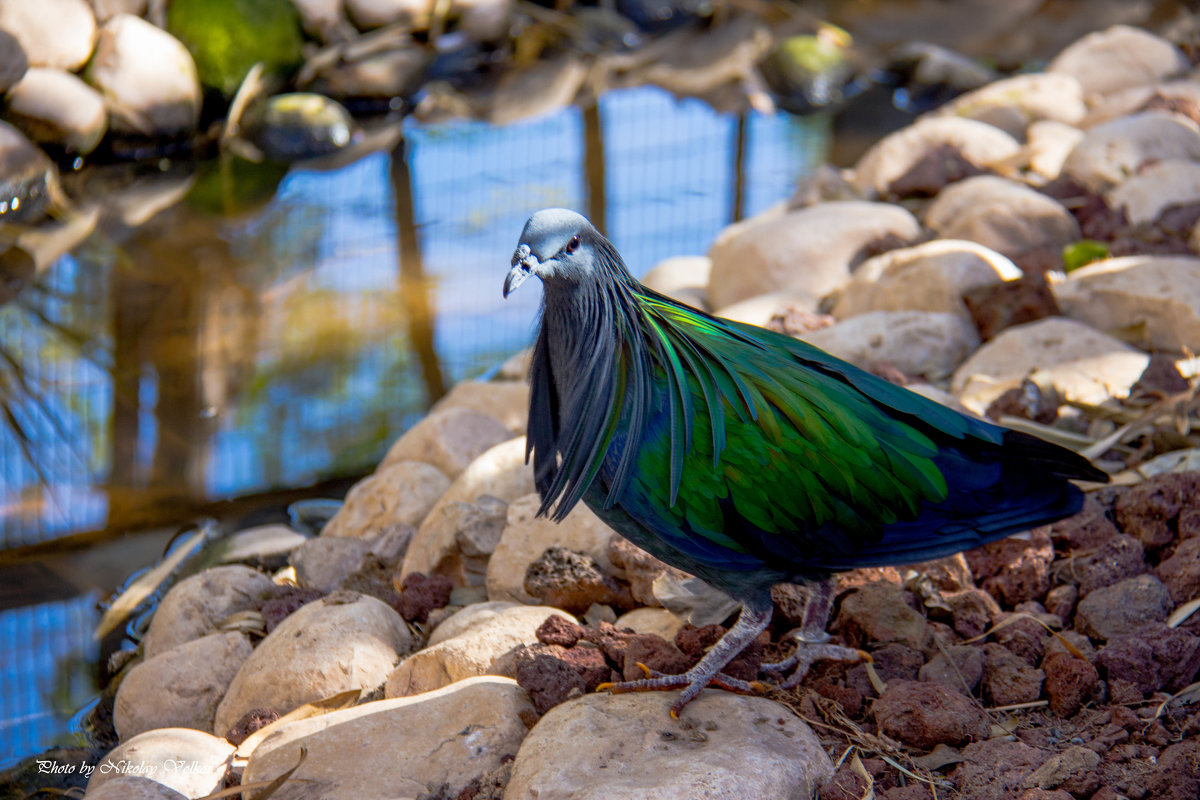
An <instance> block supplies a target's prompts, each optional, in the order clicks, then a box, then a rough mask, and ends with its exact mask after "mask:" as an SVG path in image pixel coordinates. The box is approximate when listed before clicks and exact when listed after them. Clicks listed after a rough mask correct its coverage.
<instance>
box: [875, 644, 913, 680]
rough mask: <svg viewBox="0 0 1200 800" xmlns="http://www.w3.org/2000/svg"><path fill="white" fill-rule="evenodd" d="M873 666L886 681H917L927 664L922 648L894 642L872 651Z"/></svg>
mask: <svg viewBox="0 0 1200 800" xmlns="http://www.w3.org/2000/svg"><path fill="white" fill-rule="evenodd" d="M871 659H872V662H873V663H872V666H874V668H875V672H876V673H878V675H879V677H881V678H883V679H884V680H885V681H894V680H901V681H915V680H916V679H917V675H918V673H919V672H920V671H921V667H922V666H924V665H925V656H923V655H921V651H920V650H914V649H913V648H911V647H909V646H908V645H906V644H901V643H900V642H892V643H890V644H885V645H884V646H883V647H880V648H878V649H876V650H872V651H871Z"/></svg>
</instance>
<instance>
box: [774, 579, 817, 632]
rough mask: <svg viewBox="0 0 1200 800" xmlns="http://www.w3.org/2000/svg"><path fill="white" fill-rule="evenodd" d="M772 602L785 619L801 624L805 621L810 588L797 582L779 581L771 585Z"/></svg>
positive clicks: (797, 624) (796, 624)
mask: <svg viewBox="0 0 1200 800" xmlns="http://www.w3.org/2000/svg"><path fill="white" fill-rule="evenodd" d="M771 602H773V603H774V604H775V609H776V610H777V611H778V612H779V613H780V615H782V616H783V618H784V619H786V620H787V621H788V622H789V623H791V624H792V625H795V626H799V625H801V624H802V623H803V622H804V606H805V604H806V603H807V602H808V589H806V588H805V587H803V586H800V585H799V584H795V583H777V584H775V585H774V586H772V587H771Z"/></svg>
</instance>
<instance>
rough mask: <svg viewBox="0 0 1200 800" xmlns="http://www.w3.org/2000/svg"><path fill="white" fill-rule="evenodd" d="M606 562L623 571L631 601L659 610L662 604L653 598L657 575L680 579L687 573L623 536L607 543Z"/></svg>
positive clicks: (615, 537) (615, 536)
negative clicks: (668, 575) (627, 582)
mask: <svg viewBox="0 0 1200 800" xmlns="http://www.w3.org/2000/svg"><path fill="white" fill-rule="evenodd" d="M608 560H609V561H611V562H612V565H613V566H614V567H616V568H617V569H623V570H625V580H627V581H629V591H630V592H631V593H632V594H633V599H634V600H636V601H637V602H638V603H640V604H641V605H643V606H652V607H654V608H659V607H661V606H662V603H660V602H658V598H657V597H655V596H654V589H653V586H654V580H655V578H657V577H658V576H659V575H663V574H666V573H670V574H673V575H675V576H676V577H678V578H680V579H684V578H686V577H687V573H686V572H683V571H681V570H677V569H675V568H674V567H672V566H670V565H668V564H665V563H663V562H662V561H659V560H658V559H657V558H655V557H654V556H652V555H650V554H649V553H647V552H646V551H645V550H643V549H642V548H640V547H638V546H637V545H635V544H633V543H632V542H630V541H629V540H628V539H626V538H624V537H623V536H617V535H614V536H613V537H612V539H610V540H609V542H608Z"/></svg>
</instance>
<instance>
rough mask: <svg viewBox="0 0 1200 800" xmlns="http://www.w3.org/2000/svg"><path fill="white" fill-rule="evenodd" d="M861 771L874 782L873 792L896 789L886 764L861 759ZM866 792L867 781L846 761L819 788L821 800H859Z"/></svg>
mask: <svg viewBox="0 0 1200 800" xmlns="http://www.w3.org/2000/svg"><path fill="white" fill-rule="evenodd" d="M861 763H862V766H863V769H864V770H866V772H867V774H868V775H870V776H871V778H872V780H874V781H875V786H874V788H875V791H877V792H878V791H881V790H883V789H888V788H896V779H895V774H894V773H893V772H890V771H889V769H888V765H887V762H885V761H883V760H882V759H878V758H864V759H861ZM866 791H867V781H866V780H865V779H864V778H863V777H862V776H861V775H859V774H858V771H857V770H855V769H854V765H853V763H852V762H851V761H850V760H849V759H847V760H846V761H843V762H842V765H841V766H840V767H838V769H837V772H835V773H833V778H832V779H831V780H830V781H829V783H827V784H825V785H824V786H822V787H821V800H860V798H862V797H863V795H864V794H865V793H866Z"/></svg>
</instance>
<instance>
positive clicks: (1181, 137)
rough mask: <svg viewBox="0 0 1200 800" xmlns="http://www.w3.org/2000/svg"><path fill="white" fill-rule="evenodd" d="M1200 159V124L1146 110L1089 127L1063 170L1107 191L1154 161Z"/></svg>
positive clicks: (1078, 179) (1177, 116) (1092, 187)
mask: <svg viewBox="0 0 1200 800" xmlns="http://www.w3.org/2000/svg"><path fill="white" fill-rule="evenodd" d="M1169 159H1179V160H1184V161H1198V160H1200V127H1197V125H1196V123H1194V122H1192V121H1191V120H1190V119H1186V118H1184V117H1181V116H1179V115H1178V114H1172V113H1169V112H1166V111H1143V112H1141V113H1140V114H1134V115H1133V116H1129V117H1122V118H1120V119H1114V120H1112V121H1111V122H1105V123H1102V124H1100V125H1096V126H1095V127H1093V128H1090V129H1089V130H1088V131H1086V132H1085V133H1084V136H1083V139H1082V140H1081V141H1080V142H1079V144H1077V145H1076V146H1075V149H1073V150H1072V151H1071V154H1070V155H1068V156H1067V160H1066V161H1065V162H1063V173H1064V174H1066V175H1069V176H1070V177H1072V178H1074V179H1075V180H1077V181H1079V182H1080V183H1082V184H1083V185H1084V186H1086V187H1088V188H1089V189H1092V190H1093V191H1105V190H1107V189H1109V188H1111V187H1113V186H1116V185H1117V184H1119V183H1122V182H1124V181H1125V180H1126V179H1127V178H1129V177H1130V176H1132V175H1136V174H1137V173H1138V171H1139V170H1140V169H1142V167H1143V166H1145V165H1146V164H1149V163H1151V162H1154V161H1166V160H1169Z"/></svg>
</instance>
